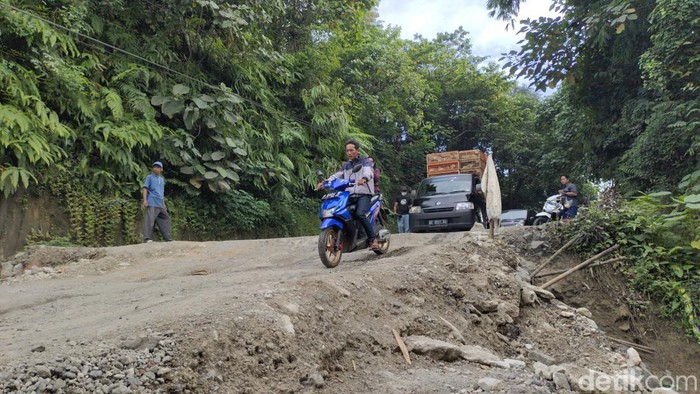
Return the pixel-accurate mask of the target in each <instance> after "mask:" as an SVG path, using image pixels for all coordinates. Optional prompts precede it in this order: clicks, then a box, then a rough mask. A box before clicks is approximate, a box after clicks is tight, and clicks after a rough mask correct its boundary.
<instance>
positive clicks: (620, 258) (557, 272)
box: [533, 257, 627, 278]
mask: <svg viewBox="0 0 700 394" xmlns="http://www.w3.org/2000/svg"><path fill="white" fill-rule="evenodd" d="M626 258H627V257H616V258H614V259H610V260H605V261H601V262H600V263H595V264H591V265H590V266H589V267H588V268H595V267H600V266H601V265H605V264H610V263H616V262H618V261H622V260H625V259H626ZM568 270H569V269H568V268H567V269H564V270H559V271H552V272H545V273H544V274H539V275H537V276H535V277H533V278H544V277H546V276H552V275H559V274H563V273H564V272H566V271H568Z"/></svg>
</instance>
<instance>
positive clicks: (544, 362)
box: [0, 232, 671, 393]
mask: <svg viewBox="0 0 700 394" xmlns="http://www.w3.org/2000/svg"><path fill="white" fill-rule="evenodd" d="M534 266H535V263H534V262H531V261H529V260H528V259H527V258H525V257H523V255H521V254H520V252H519V251H518V250H517V249H516V248H515V247H513V246H512V245H511V244H510V243H509V239H508V233H507V232H504V235H502V236H501V237H499V238H498V239H496V240H495V241H491V240H489V239H488V238H487V236H486V233H485V232H471V233H447V234H405V235H398V236H397V235H395V236H393V237H392V246H391V249H390V252H389V253H388V254H386V255H384V256H381V257H379V256H375V255H374V254H373V253H370V252H364V251H363V252H357V253H352V254H347V255H345V256H344V261H343V262H342V263H341V264H340V266H339V267H338V268H336V269H333V270H328V269H325V268H324V267H323V266H322V264H321V263H320V261H319V260H318V256H317V255H316V237H302V238H290V239H271V240H251V241H227V242H204V243H195V242H172V243H155V244H142V245H131V246H124V247H115V248H102V249H88V248H80V249H71V248H49V247H43V248H42V247H38V248H34V249H31V250H30V251H28V252H25V253H24V254H19V255H16V256H15V257H14V258H13V260H12V261H11V262H9V263H4V266H3V272H6V276H9V274H7V273H8V272H14V275H13V276H11V277H9V278H6V279H4V280H3V281H2V282H0V391H2V392H71V393H73V392H86V393H94V392H101V393H130V392H133V393H140V392H193V393H210V392H219V393H234V392H250V393H253V392H287V393H293V392H306V391H321V392H333V393H357V392H384V393H410V392H415V393H470V392H484V391H487V392H502V393H555V392H556V393H560V392H585V391H592V389H596V390H597V389H598V388H599V387H597V386H596V384H598V385H599V383H601V382H602V383H605V381H606V380H607V379H609V380H610V382H609V383H608V384H609V385H610V386H611V387H612V388H619V389H620V390H618V391H619V392H624V390H636V391H638V392H652V390H653V389H654V387H657V386H658V385H659V382H658V380H655V379H654V376H652V374H651V372H650V371H649V370H648V369H647V368H646V367H645V365H644V363H642V361H641V359H639V355H638V354H637V353H636V352H635V351H634V350H631V351H630V352H626V349H623V348H619V347H615V345H614V344H612V343H610V342H608V341H607V340H606V338H605V335H604V333H603V332H602V331H601V330H600V329H599V328H598V327H597V325H596V324H595V322H594V321H593V320H591V319H589V318H588V317H587V316H589V313H588V312H587V311H585V310H576V309H574V308H570V307H569V306H567V305H565V304H563V303H561V302H559V301H557V300H556V299H550V298H551V297H549V296H547V294H546V293H542V294H540V295H541V298H538V299H536V300H535V302H534V303H533V304H530V302H525V301H524V300H523V297H522V296H521V292H522V290H523V288H527V285H526V284H525V283H526V281H527V272H528V271H530V270H532V269H533V268H534ZM22 272H23V273H22ZM394 331H396V333H397V334H398V337H399V339H398V340H397V338H396V336H395V334H394ZM399 342H401V343H402V344H403V343H404V342H405V344H406V347H407V350H408V351H409V352H410V354H409V353H407V355H406V357H407V358H408V357H410V362H411V363H410V364H409V363H408V361H407V360H406V359H405V358H404V355H403V354H402V352H401V351H400V348H399ZM587 382H590V384H588V383H587ZM659 390H665V389H658V388H657V389H655V390H654V392H658V393H661V392H671V391H659ZM599 391H601V390H599ZM602 391H605V390H602Z"/></svg>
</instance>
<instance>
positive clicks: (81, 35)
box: [0, 1, 326, 131]
mask: <svg viewBox="0 0 700 394" xmlns="http://www.w3.org/2000/svg"><path fill="white" fill-rule="evenodd" d="M150 4H152V3H150ZM152 5H154V4H152ZM0 6H4V7H7V8H9V9H11V10H13V11H16V12H19V13H21V14H24V15H26V16H29V17H31V18H35V19H38V20H40V21H42V22H44V23H47V24H49V25H51V26H53V27H56V28H58V29H61V30H64V31H66V32H68V33H71V34H74V35H76V36H78V37H80V38H83V39H85V40H88V41H91V42H94V43H97V44H99V45H102V46H105V47H107V48H110V49H112V50H114V51H116V52H120V53H122V54H125V55H127V56H131V57H133V58H136V59H139V60H141V61H142V62H144V63H146V64H148V65H151V66H153V67H156V68H159V69H161V70H164V71H167V72H169V73H172V74H175V75H178V76H180V77H183V78H186V79H188V80H190V81H193V82H197V83H199V84H202V85H204V86H206V87H208V88H210V89H212V90H218V91H221V92H223V93H228V92H226V91H225V90H224V89H223V88H221V87H220V86H215V85H212V84H210V83H208V82H206V81H203V80H201V79H199V78H195V77H192V76H190V75H187V74H185V73H182V72H180V71H177V70H174V69H172V68H170V67H168V66H165V65H162V64H160V63H156V62H154V61H152V60H149V59H146V58H145V57H143V56H140V55H137V54H135V53H133V52H130V51H127V50H125V49H122V48H119V47H117V46H114V45H112V44H109V43H107V42H104V41H102V40H99V39H97V38H94V37H91V36H88V35H87V34H84V33H81V32H79V31H76V30H73V29H71V28H69V27H66V26H63V25H61V24H60V23H56V22H54V21H51V20H49V19H46V18H43V17H41V16H39V15H36V14H34V13H32V12H30V11H27V10H24V9H21V8H18V7H15V6H13V5H11V4H8V3H5V2H3V1H0ZM154 6H155V5H154ZM234 94H235V93H234ZM236 96H237V97H238V98H240V99H241V100H243V101H245V102H247V103H249V104H251V105H254V106H256V107H258V108H260V109H262V110H265V111H267V112H273V113H274V112H278V115H281V116H282V117H283V118H288V119H289V120H293V121H295V122H297V123H299V124H302V125H305V126H308V127H310V128H313V129H316V130H320V131H326V130H325V129H323V128H320V127H319V126H317V125H315V124H313V123H311V122H308V121H306V120H304V119H300V118H297V117H294V116H291V115H288V114H285V113H283V112H281V111H279V110H276V109H271V108H267V107H265V106H264V105H263V104H261V103H258V102H257V101H254V100H251V99H249V98H247V97H243V96H241V95H238V94H236Z"/></svg>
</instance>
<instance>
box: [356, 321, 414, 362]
mask: <svg viewBox="0 0 700 394" xmlns="http://www.w3.org/2000/svg"><path fill="white" fill-rule="evenodd" d="M391 331H392V332H393V333H394V338H395V339H396V343H398V344H399V349H401V354H403V358H404V360H406V362H407V363H408V364H411V356H409V355H408V349H406V344H405V343H404V342H403V339H401V335H399V332H398V331H396V329H393V328H392V329H391ZM353 366H354V362H353Z"/></svg>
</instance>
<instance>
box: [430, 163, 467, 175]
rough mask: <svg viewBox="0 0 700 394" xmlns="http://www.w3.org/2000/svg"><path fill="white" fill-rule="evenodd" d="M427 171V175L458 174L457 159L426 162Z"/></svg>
mask: <svg viewBox="0 0 700 394" xmlns="http://www.w3.org/2000/svg"><path fill="white" fill-rule="evenodd" d="M427 173H428V176H429V177H431V176H435V175H447V174H459V161H458V160H452V161H443V162H433V163H428V168H427Z"/></svg>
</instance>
